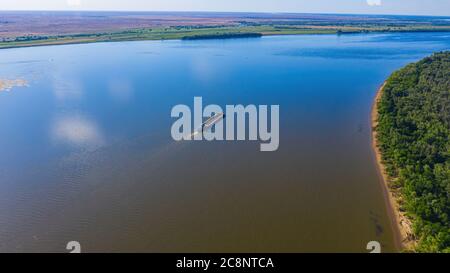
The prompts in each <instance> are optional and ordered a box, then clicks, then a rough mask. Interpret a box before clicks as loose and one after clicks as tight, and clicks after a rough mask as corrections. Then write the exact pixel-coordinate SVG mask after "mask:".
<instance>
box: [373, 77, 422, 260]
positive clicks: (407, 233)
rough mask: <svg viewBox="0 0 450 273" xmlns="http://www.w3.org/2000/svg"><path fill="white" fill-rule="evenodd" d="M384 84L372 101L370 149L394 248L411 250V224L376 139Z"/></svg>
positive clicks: (412, 239)
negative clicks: (387, 215)
mask: <svg viewBox="0 0 450 273" xmlns="http://www.w3.org/2000/svg"><path fill="white" fill-rule="evenodd" d="M385 86H386V82H385V83H383V85H382V86H381V87H380V88H379V89H378V91H377V95H376V97H375V99H374V102H373V106H372V112H371V128H372V136H371V137H372V141H371V142H372V149H373V152H374V156H375V161H376V165H377V172H378V175H379V180H380V183H381V186H382V189H383V195H384V199H385V202H386V207H387V210H388V214H389V218H390V219H391V224H392V228H393V229H394V234H395V238H394V240H395V243H396V247H397V248H398V249H399V250H400V251H403V250H407V251H408V250H413V248H414V245H415V243H416V241H415V240H414V233H413V230H412V222H411V220H410V219H409V218H408V217H407V216H406V215H405V213H404V212H403V211H402V210H401V205H400V204H401V195H400V193H399V192H398V190H396V189H393V188H392V187H391V186H390V184H391V181H392V179H391V178H390V177H389V175H388V174H387V172H386V169H385V166H384V164H383V161H382V155H381V151H380V149H379V143H378V139H377V132H376V127H377V126H378V103H379V101H380V99H381V96H382V95H383V90H384V87H385Z"/></svg>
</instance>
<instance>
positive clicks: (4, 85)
mask: <svg viewBox="0 0 450 273" xmlns="http://www.w3.org/2000/svg"><path fill="white" fill-rule="evenodd" d="M27 85H28V83H27V81H26V80H23V79H15V80H6V79H0V92H2V91H11V89H12V88H14V87H23V86H27Z"/></svg>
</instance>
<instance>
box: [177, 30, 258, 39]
mask: <svg viewBox="0 0 450 273" xmlns="http://www.w3.org/2000/svg"><path fill="white" fill-rule="evenodd" d="M261 36H262V34H261V33H256V32H248V33H211V34H199V35H189V36H184V37H183V38H182V39H183V40H205V39H232V38H258V37H261Z"/></svg>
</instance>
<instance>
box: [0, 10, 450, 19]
mask: <svg viewBox="0 0 450 273" xmlns="http://www.w3.org/2000/svg"><path fill="white" fill-rule="evenodd" d="M0 12H105V13H107V12H118V13H138V12H142V13H145V12H148V13H150V12H154V13H158V12H161V13H163V12H164V13H171V12H172V13H255V14H317V15H364V16H417V17H449V18H450V15H430V14H409V13H408V14H399V13H346V12H336V13H332V12H289V11H201V10H189V11H188V10H76V9H64V10H61V9H54V10H53V9H42V10H31V9H30V10H26V9H23V10H17V9H0Z"/></svg>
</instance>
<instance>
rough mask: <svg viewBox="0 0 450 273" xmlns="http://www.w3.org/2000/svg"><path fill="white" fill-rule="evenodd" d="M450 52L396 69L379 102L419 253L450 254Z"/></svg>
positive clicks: (390, 167)
mask: <svg viewBox="0 0 450 273" xmlns="http://www.w3.org/2000/svg"><path fill="white" fill-rule="evenodd" d="M449 95H450V51H449V52H443V53H436V54H435V55H433V56H431V57H428V58H425V59H424V60H422V61H420V62H418V63H415V64H411V65H408V66H406V67H405V68H403V69H401V70H399V71H397V72H395V73H394V74H393V75H392V76H391V77H390V78H389V79H388V81H387V83H386V85H385V88H384V91H383V94H382V97H381V99H380V101H379V104H378V112H379V119H378V122H379V123H378V126H377V128H376V130H377V132H378V141H379V145H380V151H381V153H382V156H383V163H384V164H385V166H386V169H387V172H388V174H389V175H390V176H391V178H392V182H391V183H392V185H390V186H391V187H392V188H393V189H394V190H396V191H398V192H399V193H400V196H401V200H400V201H401V202H400V204H401V207H402V209H404V210H405V211H406V213H407V215H408V216H409V217H410V218H411V220H412V222H413V229H414V233H415V235H416V237H417V240H418V244H417V247H416V249H415V250H416V251H419V252H447V253H450V141H449V135H450V97H449Z"/></svg>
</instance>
